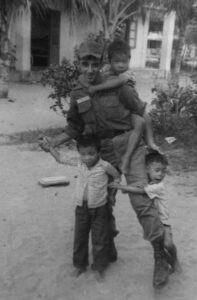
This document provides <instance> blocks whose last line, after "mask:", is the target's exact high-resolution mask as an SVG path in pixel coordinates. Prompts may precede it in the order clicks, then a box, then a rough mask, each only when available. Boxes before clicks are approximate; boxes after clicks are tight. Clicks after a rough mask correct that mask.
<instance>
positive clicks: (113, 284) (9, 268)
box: [0, 84, 197, 300]
mask: <svg viewBox="0 0 197 300" xmlns="http://www.w3.org/2000/svg"><path fill="white" fill-rule="evenodd" d="M48 92H49V90H47V89H46V90H45V89H43V88H41V87H40V86H29V85H26V86H22V85H18V84H16V85H13V86H12V89H11V99H13V100H14V102H7V100H2V101H1V102H0V124H1V126H0V165H1V172H0V185H1V202H0V203H1V206H0V223H1V231H0V247H1V255H0V268H1V274H0V299H1V300H38V299H44V300H87V299H90V300H100V299H102V300H153V299H154V300H167V299H172V300H194V299H196V298H197V296H196V295H197V284H196V282H197V256H196V253H197V252H196V245H197V230H196V228H197V217H196V212H197V201H196V197H197V187H196V177H197V169H196V167H195V166H196V162H194V163H191V168H190V169H189V168H188V159H189V158H190V156H189V155H186V156H184V165H185V169H187V170H189V172H183V171H182V166H183V162H182V163H181V159H182V157H183V154H184V153H181V152H179V153H177V152H176V151H175V152H174V156H173V166H174V167H176V168H173V170H171V173H170V174H169V175H168V177H167V181H168V183H169V187H168V191H169V199H170V205H171V216H172V226H173V232H174V239H175V242H176V244H177V247H178V250H179V256H180V261H181V263H182V267H183V273H182V274H181V275H178V276H177V275H172V276H171V277H170V280H169V283H168V285H167V286H166V287H165V288H164V289H163V290H161V291H159V292H157V293H155V291H154V290H153V288H152V272H153V258H152V255H153V254H152V249H151V247H150V245H149V243H147V242H146V241H144V240H143V239H142V230H141V227H140V225H139V224H138V222H137V220H136V217H135V214H134V212H133V210H132V209H131V207H130V204H129V201H128V199H127V196H126V195H122V194H118V201H117V205H116V207H115V215H116V218H117V224H118V227H119V230H120V234H119V235H118V236H117V238H116V244H117V248H118V252H119V259H118V261H117V262H116V263H114V264H112V265H111V266H110V267H109V269H108V271H107V274H106V280H105V282H104V283H102V284H99V283H97V282H96V281H95V278H94V275H93V273H92V272H91V271H90V270H88V271H87V273H86V274H84V275H82V276H80V277H79V278H78V279H73V278H72V277H71V276H70V274H71V272H72V244H73V224H74V207H75V203H74V201H73V198H72V194H73V190H74V186H75V178H74V177H75V175H76V168H75V167H68V168H66V167H64V166H60V165H57V164H56V162H55V161H54V160H53V158H51V157H50V156H49V155H47V154H45V153H43V152H41V151H38V150H37V151H32V149H34V150H35V148H36V147H34V146H33V147H30V146H28V145H25V144H24V145H20V146H19V145H18V146H16V145H12V146H8V145H5V139H3V136H2V135H5V134H12V133H15V132H20V131H24V130H36V129H38V128H39V129H40V128H48V127H56V126H58V127H61V126H62V127H63V126H64V120H63V119H62V118H61V117H59V116H57V115H55V114H54V113H53V112H51V111H50V109H49V104H48V102H47V100H46V99H47V96H48ZM143 94H144V95H147V93H146V91H145V89H143ZM149 94H150V91H149ZM146 100H147V99H146ZM1 139H3V142H2V140H1ZM75 155H76V154H75V153H74V152H73V151H70V152H69V153H68V157H69V158H71V157H74V156H75ZM195 155H196V154H195ZM53 175H66V176H67V177H68V178H69V180H70V185H69V186H67V187H59V188H58V187H53V188H45V189H44V188H41V187H40V186H39V185H38V184H37V182H38V180H39V179H40V178H42V177H45V176H53Z"/></svg>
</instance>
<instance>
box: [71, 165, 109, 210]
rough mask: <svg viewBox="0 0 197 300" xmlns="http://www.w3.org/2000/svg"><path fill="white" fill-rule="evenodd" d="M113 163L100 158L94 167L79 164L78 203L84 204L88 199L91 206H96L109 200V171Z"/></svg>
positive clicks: (76, 197)
mask: <svg viewBox="0 0 197 300" xmlns="http://www.w3.org/2000/svg"><path fill="white" fill-rule="evenodd" d="M111 168H113V167H112V165H111V164H110V163H108V162H107V161H104V160H102V159H99V161H98V162H97V163H96V165H94V166H93V167H92V168H90V169H88V168H87V166H86V165H85V164H83V163H82V162H79V164H78V170H79V172H78V173H79V174H78V178H77V186H76V191H75V199H76V202H77V205H79V206H82V205H83V201H84V200H85V201H87V203H88V207H89V208H96V207H100V206H102V205H104V204H105V203H106V202H107V187H108V179H109V177H108V175H107V174H108V172H109V173H110V170H111Z"/></svg>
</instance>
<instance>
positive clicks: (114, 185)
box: [108, 181, 121, 189]
mask: <svg viewBox="0 0 197 300" xmlns="http://www.w3.org/2000/svg"><path fill="white" fill-rule="evenodd" d="M108 187H109V188H111V189H118V188H120V187H121V184H120V183H118V182H115V181H113V182H111V183H109V184H108Z"/></svg>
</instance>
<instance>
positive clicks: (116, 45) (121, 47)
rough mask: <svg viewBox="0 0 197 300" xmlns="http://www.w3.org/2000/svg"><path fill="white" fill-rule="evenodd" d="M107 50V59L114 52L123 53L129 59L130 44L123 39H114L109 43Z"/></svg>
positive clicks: (114, 53) (110, 57)
mask: <svg viewBox="0 0 197 300" xmlns="http://www.w3.org/2000/svg"><path fill="white" fill-rule="evenodd" d="M107 52H108V59H109V61H110V60H111V59H112V57H113V56H114V55H116V54H125V55H126V56H127V57H128V59H130V57H131V53H130V52H131V50H130V46H129V44H127V43H126V42H125V41H123V40H115V41H113V42H112V43H110V44H109V46H108V51H107Z"/></svg>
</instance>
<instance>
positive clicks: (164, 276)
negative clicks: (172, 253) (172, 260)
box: [152, 240, 169, 289]
mask: <svg viewBox="0 0 197 300" xmlns="http://www.w3.org/2000/svg"><path fill="white" fill-rule="evenodd" d="M152 246H153V250H154V260H155V262H154V263H155V265H154V273H153V287H154V288H157V289H158V288H161V287H163V286H164V285H165V284H166V283H167V281H168V277H169V267H168V263H167V261H166V256H165V251H164V245H163V240H159V241H158V240H157V241H154V242H152Z"/></svg>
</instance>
